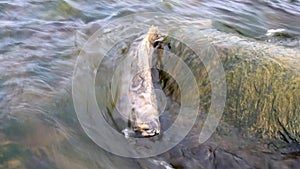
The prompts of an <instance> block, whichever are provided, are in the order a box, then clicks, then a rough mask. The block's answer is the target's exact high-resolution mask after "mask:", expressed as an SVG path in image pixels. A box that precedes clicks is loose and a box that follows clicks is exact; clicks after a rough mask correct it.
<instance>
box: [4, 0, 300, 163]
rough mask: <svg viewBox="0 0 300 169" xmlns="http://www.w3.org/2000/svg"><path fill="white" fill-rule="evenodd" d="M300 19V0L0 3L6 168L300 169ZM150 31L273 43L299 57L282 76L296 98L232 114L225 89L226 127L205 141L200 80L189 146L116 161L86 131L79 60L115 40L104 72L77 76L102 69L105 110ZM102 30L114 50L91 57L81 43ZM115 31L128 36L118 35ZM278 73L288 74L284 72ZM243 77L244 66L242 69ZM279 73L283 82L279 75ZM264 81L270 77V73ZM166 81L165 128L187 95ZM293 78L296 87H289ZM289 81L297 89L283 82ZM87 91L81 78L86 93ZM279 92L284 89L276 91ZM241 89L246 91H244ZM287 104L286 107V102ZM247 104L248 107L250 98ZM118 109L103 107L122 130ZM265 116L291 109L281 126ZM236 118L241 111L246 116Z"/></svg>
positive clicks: (99, 85)
mask: <svg viewBox="0 0 300 169" xmlns="http://www.w3.org/2000/svg"><path fill="white" fill-rule="evenodd" d="M156 14H157V15H156ZM162 14H165V15H162ZM132 15H134V17H132V18H131V19H134V20H130V19H128V17H127V20H126V19H123V18H124V17H125V18H126V16H132ZM157 16H160V18H157ZM299 17H300V2H298V1H288V0H282V1H280V0H269V1H267V0H263V1H259V0H255V1H250V0H245V1H240V0H231V1H217V0H215V1H208V0H199V1H196V0H188V1H175V0H174V1H171V0H170V1H168V0H165V1H163V0H161V1H136V0H134V1H108V0H105V1H101V2H100V1H92V0H85V1H76V0H56V1H42V0H22V1H21V0H13V1H5V0H2V1H0V27H1V29H0V39H1V41H0V72H1V74H0V106H1V107H0V108H1V109H0V168H1V169H2V168H3V169H6V168H26V169H34V168H37V169H43V168H45V169H55V168H57V169H64V168H66V169H69V168H73V169H86V168H88V169H94V168H297V167H298V164H299V162H300V156H299V152H300V146H299V141H300V135H299V129H300V125H299V122H300V112H299V109H300V107H299V102H300V99H299V96H298V95H297V93H295V92H294V93H293V91H299V85H300V82H299V72H300V71H299V69H298V67H297V66H299V65H300V64H299V60H300V58H299V54H298V53H299V48H300V45H299V43H300V42H299V39H298V38H299V36H300V22H299V21H300V20H299ZM151 25H157V26H158V27H159V28H161V30H162V32H164V33H174V34H182V35H181V36H183V37H184V36H191V35H193V33H199V34H200V35H199V38H200V37H201V34H202V33H203V34H209V35H211V36H210V37H209V38H211V39H214V40H212V41H214V42H216V41H218V42H220V41H221V43H222V45H223V46H226V47H228V46H229V47H228V48H235V47H237V45H239V43H238V42H237V41H234V40H235V39H229V38H228V39H226V38H224V37H231V36H234V35H238V36H240V37H242V38H244V39H247V40H248V39H251V42H253V43H251V44H252V46H253V49H256V45H257V46H260V44H263V45H262V46H263V47H258V48H259V49H262V48H268V47H269V46H271V47H270V50H272V47H274V46H276V48H275V49H277V47H278V49H280V50H279V51H290V53H295V58H293V59H295V60H292V61H290V60H288V59H287V60H285V62H284V63H286V64H288V67H287V68H284V70H283V72H285V73H286V72H289V71H291V72H296V73H293V74H292V75H290V74H288V73H287V75H284V76H283V78H282V79H283V80H282V81H283V83H282V86H283V88H282V90H283V89H284V90H286V92H290V93H291V94H290V95H291V96H290V95H285V96H284V97H286V98H288V99H287V101H286V100H285V99H284V97H283V98H281V97H280V95H279V94H278V95H275V97H276V98H279V100H278V101H277V100H276V99H275V97H274V99H273V102H272V99H270V100H268V99H265V98H268V96H266V95H258V96H255V97H261V98H262V99H257V100H258V101H257V102H258V103H257V104H256V105H257V107H260V105H268V103H266V102H272V103H271V104H272V106H271V107H272V108H270V109H268V107H267V106H261V107H262V108H261V109H258V108H257V107H255V106H254V107H255V108H257V109H256V110H257V112H256V113H257V114H255V113H251V111H249V112H250V113H244V112H247V111H245V110H244V109H247V108H248V107H247V106H245V104H246V103H245V100H243V102H240V103H239V102H236V104H237V105H235V107H236V109H234V110H233V109H230V106H231V104H232V102H231V98H232V97H233V98H236V97H237V98H239V97H241V96H240V95H238V94H235V93H234V90H231V89H228V91H227V98H228V102H226V103H225V111H226V112H225V113H224V117H223V118H222V120H221V122H220V124H219V127H218V128H217V130H216V132H215V133H214V134H213V135H212V137H211V138H210V139H209V140H208V141H207V142H205V143H204V144H199V139H198V137H199V133H200V131H201V127H202V126H203V122H204V121H205V119H206V117H207V113H205V112H206V111H208V110H209V103H210V102H211V101H210V97H211V91H210V90H211V89H210V86H209V85H207V84H208V83H209V82H207V81H203V82H201V83H202V84H203V88H205V89H203V90H204V91H205V92H203V93H201V92H200V94H201V96H200V97H201V98H203V100H204V101H203V102H200V103H201V105H200V110H199V111H200V112H202V113H199V116H198V117H197V119H195V120H196V122H195V125H194V126H193V128H192V129H191V131H190V132H189V133H188V135H187V136H186V137H185V138H184V139H183V140H182V141H181V140H180V139H177V138H171V139H170V141H169V142H170V144H174V145H176V144H177V143H178V142H179V141H180V143H178V144H177V145H176V146H175V147H174V148H172V149H170V150H168V151H166V152H164V153H163V154H160V155H158V156H154V157H149V158H141V159H135V158H126V157H121V156H117V155H114V154H112V153H110V152H109V151H106V150H104V149H102V148H101V147H99V146H98V145H97V144H95V142H94V141H95V140H92V139H90V138H89V137H88V136H87V134H86V133H85V130H83V129H82V127H81V125H80V122H79V120H78V118H77V117H78V116H77V114H76V112H75V109H74V104H73V99H72V78H73V73H74V69H75V65H76V59H77V56H78V55H80V56H85V54H84V53H89V52H90V53H92V54H93V52H94V51H96V52H97V51H100V53H101V49H102V48H105V47H106V46H107V44H108V43H112V42H115V45H114V46H113V48H112V49H110V50H109V52H108V54H107V56H106V57H105V59H104V60H103V62H102V63H101V65H100V67H99V68H90V67H87V68H86V69H85V70H83V69H78V70H77V72H79V74H80V73H81V74H83V75H84V74H85V73H89V72H91V71H94V70H97V71H96V72H97V77H96V81H95V93H96V98H97V102H98V105H99V107H101V106H102V103H104V100H105V101H106V100H107V98H109V97H108V96H107V94H106V93H102V90H101V89H103V88H107V87H109V86H110V85H111V83H110V80H111V79H112V75H113V71H114V70H115V69H116V68H117V66H118V63H119V61H120V59H121V58H122V57H123V56H124V55H126V54H127V53H128V50H131V49H132V48H134V46H135V44H136V43H137V41H138V40H141V39H140V37H141V36H142V35H143V34H144V33H146V32H147V30H148V28H149V27H150V26H151ZM195 25H196V28H198V29H197V30H196V31H195V30H194V29H192V27H195ZM179 28H180V29H183V30H186V29H187V30H188V31H187V32H188V33H190V34H191V35H187V33H185V32H186V31H182V32H181V31H180V29H179ZM99 29H100V30H101V33H100V35H101V36H102V38H104V40H103V42H107V44H106V43H104V44H102V45H101V44H100V45H99V46H93V47H92V48H90V49H89V50H88V51H85V48H84V44H85V43H86V42H87V41H88V39H89V38H90V37H91V36H92V35H93V34H94V33H95V32H96V31H97V30H99ZM271 29H284V31H282V32H280V33H278V34H276V36H267V35H266V33H267V32H268V30H271ZM199 30H201V31H199ZM207 30H208V31H207ZM218 31H220V32H218ZM114 32H118V33H120V34H122V35H124V36H122V37H119V36H117V35H118V33H114ZM216 32H217V33H216ZM98 34H99V32H98ZM196 37H197V36H196ZM136 39H137V40H136ZM183 39H184V38H183ZM241 41H242V40H241ZM249 41H250V40H249ZM199 44H201V42H199ZM204 46H205V44H204ZM170 47H171V48H170V49H168V50H170V51H173V52H174V53H177V54H178V55H182V57H183V58H185V61H188V60H189V57H190V58H195V57H193V56H194V54H191V53H189V52H186V50H185V47H181V46H180V45H177V43H176V42H174V43H173V44H172V43H171V44H170ZM80 52H81V54H80ZM229 53H230V51H229ZM246 53H247V52H246ZM248 53H251V51H250V52H248ZM297 54H298V55H297ZM225 55H226V54H225ZM250 55H251V54H250ZM291 55H292V54H291ZM292 56H294V55H292ZM276 59H278V58H276V57H275V58H274V60H276ZM195 60H196V59H195ZM259 61H260V59H257V62H259ZM276 61H278V60H276ZM295 61H296V62H295ZM195 62H196V63H198V65H199V67H200V68H199V69H201V67H202V68H203V64H202V63H201V61H195ZM195 62H194V64H195ZM237 62H238V61H237V60H235V61H234V62H232V63H230V62H229V63H227V62H226V61H224V62H223V63H226V64H227V66H226V65H225V67H224V69H225V71H228V72H229V73H228V74H226V78H227V80H230V79H228V78H229V76H230V72H233V71H235V69H234V68H232V67H234V66H236V63H237ZM276 63H277V62H276ZM198 65H196V67H195V65H193V64H192V66H191V69H192V70H194V71H196V72H202V74H200V73H199V74H197V78H196V81H197V82H198V81H201V78H202V77H206V76H207V72H205V71H201V70H198V67H197V66H198ZM266 65H267V63H266ZM92 66H93V65H92ZM96 66H98V65H96ZM278 69H280V70H281V67H280V68H278ZM282 69H283V68H282ZM276 70H277V69H276ZM80 71H82V72H80ZM243 71H244V70H243V69H241V71H240V72H241V73H243ZM165 76H166V77H165ZM195 76H196V75H195ZM250 76H251V75H248V76H247V77H250ZM278 76H279V77H281V74H280V75H278ZM265 77H266V78H269V76H268V74H265ZM276 77H277V76H276ZM162 78H165V79H164V80H163V82H162V87H163V88H164V89H163V90H164V92H162V93H161V94H162V95H166V97H163V100H161V104H162V105H161V106H160V107H163V108H165V109H164V110H165V111H164V112H161V113H162V115H161V123H162V129H163V130H167V129H168V128H169V127H170V126H171V125H172V123H173V122H174V121H175V119H176V117H177V116H178V111H179V109H180V104H179V103H180V102H179V101H178V100H180V98H178V96H179V95H180V91H179V89H178V88H177V87H174V86H172V85H170V84H171V83H172V82H174V80H172V79H171V78H170V77H169V76H168V75H164V76H162ZM286 79H287V80H290V81H288V82H284V80H286ZM239 80H240V79H237V80H236V81H239ZM250 80H251V79H250ZM232 81H234V80H232ZM258 81H261V82H262V83H261V84H263V82H266V83H268V81H264V80H263V79H258ZM234 82H235V81H234ZM294 82H295V83H294ZM163 83H164V84H163ZM228 83H229V82H228ZM274 83H275V82H274ZM285 84H288V85H290V87H286V86H284V85H285ZM243 85H245V86H242V87H244V88H245V89H250V88H251V87H250V86H251V85H249V86H247V84H246V83H245V84H243ZM274 85H276V84H274ZM84 86H85V84H84V81H83V82H82V87H84ZM254 86H255V85H254ZM77 87H78V86H77ZM79 87H81V86H79ZM199 87H200V88H201V85H200V86H199ZM240 87H241V85H240V86H237V87H236V89H237V90H239V89H240ZM206 88H208V89H207V92H206ZM233 88H234V87H233ZM234 89H235V88H234ZM265 90H269V89H268V88H265ZM276 90H277V89H276ZM276 90H275V89H274V91H276ZM280 90H281V88H280V87H279V89H278V91H280ZM92 92H93V91H92ZM232 93H233V94H232ZM243 93H246V94H248V93H247V92H246V91H243ZM190 95H191V96H192V93H191V94H190ZM79 96H84V95H80V94H79ZM81 99H82V100H88V99H87V98H81ZM182 99H183V98H181V100H182ZM280 99H282V100H283V101H282V102H280V101H281V100H280ZM108 100H109V99H108ZM237 100H238V99H237ZM241 100H242V98H241ZM249 100H250V101H249V104H250V102H251V99H249ZM274 100H275V101H274ZM206 101H207V102H206ZM246 101H247V100H246ZM254 102H255V101H254ZM227 103H228V106H227ZM255 103H256V102H255ZM239 104H240V105H239ZM251 105H252V102H251ZM253 105H254V103H253ZM226 106H227V107H226ZM113 107H114V106H113V103H112V102H110V104H108V105H106V106H105V107H104V108H103V107H102V108H103V109H105V111H104V112H103V114H104V116H105V117H106V120H107V121H108V123H109V124H110V125H111V126H112V127H113V128H115V129H116V130H117V131H119V132H121V130H122V129H123V128H124V126H126V124H125V123H124V121H121V120H119V117H117V115H116V114H115V113H112V112H113ZM228 107H229V108H228ZM265 107H267V108H265ZM163 108H162V109H163ZM243 108H244V109H243ZM289 108H290V109H289ZM250 109H251V108H250ZM275 109H276V111H275ZM268 111H272V112H273V111H274V112H277V111H282V112H284V113H287V116H288V117H287V118H284V119H285V120H286V121H287V122H286V121H284V122H282V123H279V124H280V125H279V127H278V125H275V124H274V125H273V124H272V123H267V121H272V120H273V119H272V118H275V117H277V116H260V113H261V114H264V113H266V112H267V113H268ZM237 112H241V114H243V113H244V114H243V115H241V117H240V116H239V115H237V114H238V113H237ZM231 114H232V115H231ZM244 116H247V118H244ZM264 117H268V118H266V119H265V118H264ZM187 118H188V117H187ZM260 118H261V120H260V123H259V124H260V125H259V126H257V125H256V126H254V127H253V126H251V125H252V120H253V119H255V120H257V119H260ZM245 119H246V120H245ZM249 119H250V120H249ZM270 119H271V120H270ZM180 120H181V121H180V122H179V123H181V124H182V128H184V125H185V122H186V121H185V120H186V119H184V118H183V119H180ZM255 120H253V121H255ZM232 121H234V122H232ZM245 121H246V122H245ZM264 121H265V122H266V123H264ZM273 121H277V119H275V120H273ZM280 126H281V127H282V128H280ZM247 127H249V128H250V129H249V133H248V132H245V131H246V130H247V131H248V128H247ZM258 128H259V129H261V130H258ZM95 129H96V130H97V128H95ZM277 131H280V133H281V134H278V132H277ZM181 132H183V131H181V128H179V130H178V133H181ZM280 136H281V137H280ZM175 137H176V136H175ZM111 141H112V142H114V140H111ZM133 153H134V151H133Z"/></svg>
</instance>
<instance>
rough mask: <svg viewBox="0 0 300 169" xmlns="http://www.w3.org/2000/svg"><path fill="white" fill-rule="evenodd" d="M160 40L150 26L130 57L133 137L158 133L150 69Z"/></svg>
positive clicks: (153, 28) (155, 101)
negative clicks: (156, 44)
mask: <svg viewBox="0 0 300 169" xmlns="http://www.w3.org/2000/svg"><path fill="white" fill-rule="evenodd" d="M161 38H162V35H160V33H159V31H158V28H157V27H154V26H152V27H151V28H150V29H149V31H148V33H147V35H146V37H145V38H144V39H143V40H142V41H141V42H140V43H139V44H138V47H137V49H136V50H135V51H134V53H133V56H132V57H133V61H132V63H131V75H132V77H131V84H130V87H129V88H130V89H129V99H130V104H131V110H130V111H131V112H130V122H131V129H132V130H133V131H134V133H135V135H134V136H135V137H152V136H155V135H158V134H159V133H160V122H159V112H158V108H157V100H156V96H155V92H154V85H153V81H152V80H153V79H152V75H151V67H152V56H153V52H154V50H155V48H154V46H155V45H154V44H155V43H156V42H158V41H160V40H161ZM130 57H131V56H130Z"/></svg>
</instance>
